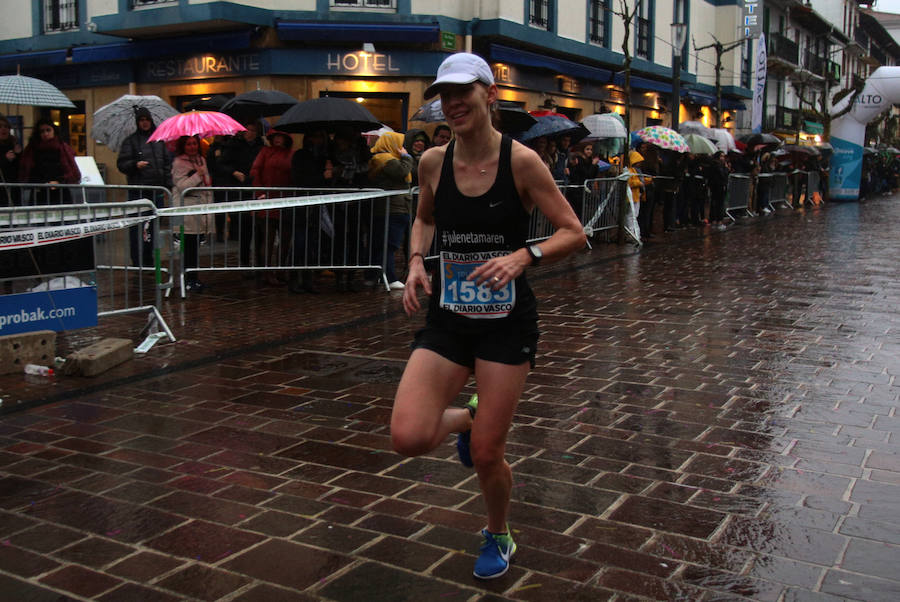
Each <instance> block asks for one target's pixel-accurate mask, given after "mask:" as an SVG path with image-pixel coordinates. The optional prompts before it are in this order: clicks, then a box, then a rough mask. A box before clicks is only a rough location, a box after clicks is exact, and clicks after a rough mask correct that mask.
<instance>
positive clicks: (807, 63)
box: [803, 50, 825, 77]
mask: <svg viewBox="0 0 900 602" xmlns="http://www.w3.org/2000/svg"><path fill="white" fill-rule="evenodd" d="M803 68H804V69H806V70H807V71H809V72H811V73H815V74H816V75H821V76H822V77H825V59H824V58H823V57H821V56H819V55H818V54H816V53H815V52H810V51H809V50H807V51H806V52H804V53H803Z"/></svg>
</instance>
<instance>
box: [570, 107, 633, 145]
mask: <svg viewBox="0 0 900 602" xmlns="http://www.w3.org/2000/svg"><path fill="white" fill-rule="evenodd" d="M581 123H582V124H583V125H584V127H586V128H587V129H588V131H589V132H590V133H589V134H588V136H587V137H588V138H589V139H597V140H599V139H601V138H625V137H627V136H628V131H627V130H626V129H625V122H624V121H622V118H621V117H619V115H618V114H616V113H602V114H597V115H588V116H587V117H585V118H584V121H582V122H581Z"/></svg>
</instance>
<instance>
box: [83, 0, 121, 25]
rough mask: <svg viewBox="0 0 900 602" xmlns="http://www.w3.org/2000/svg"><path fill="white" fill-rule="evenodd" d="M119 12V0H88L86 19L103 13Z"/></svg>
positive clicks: (112, 13) (113, 13)
mask: <svg viewBox="0 0 900 602" xmlns="http://www.w3.org/2000/svg"><path fill="white" fill-rule="evenodd" d="M118 12H119V0H88V3H87V19H88V21H90V20H91V19H93V18H94V17H100V16H104V15H115V14H117V13H118Z"/></svg>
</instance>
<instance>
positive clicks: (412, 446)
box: [391, 348, 472, 456]
mask: <svg viewBox="0 0 900 602" xmlns="http://www.w3.org/2000/svg"><path fill="white" fill-rule="evenodd" d="M470 374H471V370H470V369H469V368H468V367H466V366H462V365H460V364H456V363H454V362H451V361H450V360H448V359H446V358H444V357H442V356H440V355H438V354H437V353H435V352H434V351H431V350H429V349H421V348H420V349H416V350H414V351H413V352H412V355H410V357H409V362H407V364H406V370H404V371H403V377H402V378H401V379H400V386H399V387H398V388H397V396H396V398H395V399H394V409H393V412H392V413H391V443H392V444H393V446H394V450H395V451H396V452H397V453H399V454H402V455H404V456H420V455H422V454H425V453H428V452H430V451H431V450H433V449H434V448H436V447H437V446H438V445H440V444H441V443H442V442H443V441H444V439H446V438H447V435H449V434H450V433H460V432H463V431H466V430H469V428H471V425H472V418H471V416H470V415H469V411H468V410H467V409H464V408H449V406H450V404H451V403H453V400H454V399H456V396H457V395H458V394H459V392H460V391H461V390H462V388H463V387H464V386H465V384H466V382H467V381H468V379H469V376H470Z"/></svg>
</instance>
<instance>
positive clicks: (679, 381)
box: [0, 198, 900, 602]
mask: <svg viewBox="0 0 900 602" xmlns="http://www.w3.org/2000/svg"><path fill="white" fill-rule="evenodd" d="M897 224H900V205H897V204H896V200H895V199H894V198H882V199H878V200H874V201H869V202H866V203H863V204H846V205H829V206H828V207H827V208H824V209H817V210H814V211H810V212H807V213H803V212H797V213H792V214H788V213H783V214H780V215H778V216H772V217H769V218H761V219H757V220H748V221H747V222H744V223H742V224H740V225H739V226H737V227H735V228H733V229H730V230H729V231H726V232H724V233H710V232H700V233H699V234H698V233H696V232H680V233H677V234H676V235H673V236H671V237H668V238H667V239H666V240H665V242H663V243H657V244H655V245H648V246H647V247H646V248H644V249H643V250H641V251H640V252H639V253H638V252H635V251H634V249H633V248H625V249H619V248H616V247H614V246H613V245H605V244H599V245H596V246H595V248H594V250H592V251H585V252H582V253H580V254H579V255H578V256H577V257H575V258H573V259H572V260H569V261H567V262H565V263H563V264H559V265H554V266H546V267H542V268H541V269H539V270H536V271H535V274H534V275H533V280H534V284H535V289H536V291H537V294H538V296H539V298H540V299H541V303H542V305H541V310H542V313H541V330H542V332H543V336H542V342H541V349H540V355H539V361H538V366H537V368H536V369H535V370H534V371H533V372H532V374H531V375H530V376H529V379H528V384H527V387H526V391H525V394H524V395H523V399H522V402H521V404H520V406H519V409H518V413H517V416H516V419H515V425H514V428H513V430H512V431H511V433H510V444H509V447H508V458H509V461H510V463H511V464H512V465H513V471H514V481H515V483H514V488H513V501H512V513H511V518H510V521H511V526H512V528H513V530H514V533H515V535H516V539H517V543H518V544H519V547H520V552H519V554H518V556H517V559H516V561H515V562H514V564H513V566H512V568H511V570H510V571H509V573H508V574H507V575H505V576H504V577H502V578H500V579H497V580H495V581H492V582H481V581H478V580H475V579H474V578H473V577H472V576H471V569H472V564H473V562H474V558H475V556H474V554H475V553H476V551H477V547H478V544H479V539H480V538H479V536H478V534H477V533H478V530H479V529H480V528H481V527H482V526H483V524H482V521H483V520H484V519H483V506H482V503H481V500H480V496H479V494H478V486H477V479H476V478H475V476H474V474H473V473H472V472H471V471H470V470H468V469H465V468H463V467H462V466H461V465H460V464H459V463H458V462H457V460H456V457H455V449H454V447H453V446H452V440H450V439H448V441H447V445H445V446H441V447H440V448H438V449H437V450H435V451H434V452H432V453H431V454H429V455H428V456H426V457H422V458H415V459H402V458H400V457H399V456H397V455H395V454H394V453H392V452H391V450H390V441H389V432H388V424H389V416H390V407H391V403H392V398H393V394H394V390H395V388H396V385H397V382H398V380H399V376H400V374H401V372H402V369H403V365H404V361H405V358H406V357H407V355H408V345H409V341H410V340H411V339H412V335H413V333H414V332H415V330H416V329H417V328H418V327H419V325H420V324H421V316H420V317H417V318H415V319H413V320H409V319H407V318H406V317H405V316H404V315H403V314H402V312H401V311H400V308H399V304H398V302H399V297H398V296H397V295H387V294H384V293H383V292H380V291H368V292H362V293H358V294H352V295H339V294H336V293H329V292H326V294H323V295H318V296H310V295H306V296H300V297H297V296H292V295H289V294H288V293H287V292H286V291H284V290H283V289H271V288H270V289H265V290H260V291H257V294H253V290H252V286H253V285H252V284H251V283H247V282H244V281H237V280H235V279H230V277H224V276H223V277H221V278H220V279H219V280H214V281H213V287H212V288H211V291H210V292H209V293H208V294H203V295H198V296H194V297H192V298H190V299H189V300H187V301H185V302H182V301H178V300H174V299H173V300H169V301H167V302H166V307H165V308H164V314H165V315H166V317H167V319H169V320H170V325H172V327H173V328H174V329H175V331H176V332H177V333H178V335H179V337H180V340H179V342H177V343H175V344H164V345H157V347H155V348H154V349H153V350H152V351H151V353H149V354H147V355H146V356H144V357H139V358H136V359H135V360H133V361H131V362H127V363H126V364H123V365H121V366H118V367H116V368H114V369H112V370H110V371H109V372H107V373H105V374H104V375H101V376H100V377H97V378H95V379H85V378H77V377H72V378H63V377H60V378H58V379H53V380H48V379H39V378H33V377H23V376H22V375H7V376H2V377H0V398H2V401H3V404H2V406H0V412H4V414H3V415H0V593H2V596H0V597H3V598H7V599H17V600H18V599H22V600H25V599H28V600H44V599H46V600H60V599H73V600H88V599H96V600H183V599H190V600H243V601H250V600H320V599H321V600H348V601H350V600H352V601H354V602H355V601H357V600H444V599H448V600H495V599H496V600H501V599H508V600H559V599H571V600H591V601H593V600H633V599H657V600H669V599H683V600H687V599H689V600H724V599H729V600H731V599H753V600H773V601H792V600H838V599H854V600H896V599H897V598H898V596H900V577H898V576H897V574H896V570H895V567H896V566H897V565H898V561H900V445H898V444H897V441H896V437H897V430H898V426H900V417H898V416H897V405H898V403H900V383H898V382H897V381H896V380H895V378H896V374H897V372H898V370H900V328H898V325H900V318H898V310H897V308H898V307H900V303H898V301H900V286H898V285H897V274H898V272H897V268H896V257H897V256H898V250H900V248H898V247H900V242H898V241H900V226H897ZM325 284H326V285H327V283H325ZM248 287H250V288H248ZM323 288H327V286H323ZM133 326H134V324H133V323H131V322H129V321H128V319H127V318H123V319H121V320H120V319H115V320H113V321H111V322H104V323H103V324H101V326H100V327H98V328H96V329H89V330H87V331H80V332H78V333H66V334H65V335H64V336H62V337H60V338H61V341H60V345H61V346H62V347H65V346H67V345H68V346H69V347H72V348H75V347H78V346H80V345H84V344H88V343H90V342H91V341H92V340H95V339H97V338H99V337H103V336H122V333H123V332H127V331H128V330H129V329H130V328H132V327H133ZM470 392H471V387H470V388H467V391H465V392H464V394H463V395H461V396H460V402H461V403H462V402H463V401H464V399H465V396H466V394H468V393H470ZM10 410H18V411H12V412H11V411H10Z"/></svg>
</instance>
